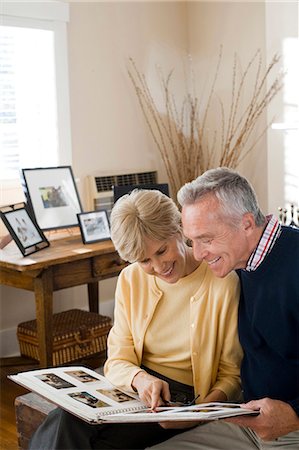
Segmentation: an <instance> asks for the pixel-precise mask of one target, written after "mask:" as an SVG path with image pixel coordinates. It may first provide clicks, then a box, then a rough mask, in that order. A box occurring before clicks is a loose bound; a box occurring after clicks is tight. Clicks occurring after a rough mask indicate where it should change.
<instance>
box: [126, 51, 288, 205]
mask: <svg viewBox="0 0 299 450" xmlns="http://www.w3.org/2000/svg"><path fill="white" fill-rule="evenodd" d="M221 57H222V50H220V52H219V57H218V63H217V67H216V69H215V73H214V76H213V78H212V80H213V81H212V85H211V88H210V91H209V94H208V96H207V100H206V103H205V105H202V104H201V103H200V101H199V98H198V96H197V95H195V94H191V93H190V92H186V94H185V97H184V98H183V102H182V104H181V105H180V106H178V105H177V101H176V96H175V94H174V93H173V92H172V90H171V81H172V75H173V71H171V72H170V73H169V74H168V75H167V76H166V77H164V76H163V75H162V72H161V71H159V72H158V76H159V79H160V82H161V86H162V94H163V99H164V107H165V108H164V109H165V111H164V112H163V114H161V111H160V110H159V109H158V107H157V103H156V101H155V99H154V97H153V95H152V92H151V89H150V88H149V84H148V82H147V80H146V77H145V75H144V74H143V73H142V72H140V71H139V69H138V68H137V65H136V63H135V61H134V60H133V59H132V58H130V60H129V66H128V74H129V77H130V79H131V81H132V83H133V86H134V89H135V92H136V94H137V97H138V100H139V104H140V106H141V109H142V112H143V115H144V117H145V120H146V123H147V125H148V127H149V130H150V133H151V135H152V137H153V139H154V142H155V144H156V147H157V149H158V151H159V153H160V156H161V158H162V161H163V164H164V166H165V169H166V173H167V176H168V179H169V183H170V188H171V191H172V193H173V194H174V196H175V193H176V192H177V191H178V189H179V188H180V187H181V186H182V185H183V184H185V183H186V182H188V181H191V180H193V179H194V178H196V177H197V176H198V175H200V174H201V173H203V172H204V171H206V170H207V169H210V168H212V167H218V166H226V167H230V168H233V169H235V168H236V167H237V166H238V165H239V164H240V162H241V161H242V160H243V159H244V158H245V157H246V156H247V155H248V153H249V152H250V151H251V150H252V149H253V148H254V147H255V145H256V144H257V142H258V141H259V140H260V138H261V137H262V135H263V134H264V133H265V132H266V130H267V128H268V127H269V126H270V123H269V124H268V125H267V126H266V128H265V129H264V130H263V131H262V133H260V134H259V135H258V136H256V130H257V125H258V122H259V120H260V118H261V115H262V113H263V112H265V110H266V108H267V106H268V105H269V103H270V102H271V101H272V100H273V98H274V97H275V96H276V94H277V93H278V92H279V90H280V89H281V88H282V80H283V76H284V74H283V73H282V72H280V73H279V74H278V76H276V77H275V78H274V81H273V82H271V83H270V85H267V84H268V78H269V76H270V74H271V73H272V72H273V69H274V67H275V66H276V65H277V64H278V62H279V58H278V57H277V56H274V57H273V59H272V61H271V62H270V64H269V65H268V66H267V67H265V68H264V70H263V69H262V68H263V67H264V66H263V61H262V55H261V51H260V50H258V51H257V52H256V54H255V55H254V56H253V58H252V59H251V60H250V61H249V62H248V64H247V66H246V67H245V70H244V71H243V72H242V73H241V74H240V73H237V72H238V71H237V55H235V57H234V62H233V68H232V88H231V102H230V106H229V108H228V111H225V108H224V105H223V102H222V100H221V99H220V98H218V102H219V107H220V114H219V117H220V120H219V123H215V124H214V131H213V132H212V136H213V138H212V142H211V139H205V137H206V134H207V131H208V130H207V125H206V124H207V117H208V114H209V110H210V106H211V101H212V99H213V97H215V96H216V94H215V85H216V82H217V78H218V76H219V71H220V61H221ZM252 73H253V75H252ZM248 84H251V86H250V92H251V94H250V96H249V100H247V101H246V104H245V105H242V108H241V101H240V99H241V97H242V96H243V94H244V91H245V90H246V89H247V90H248V89H249V87H248ZM192 91H193V90H192ZM209 133H210V135H211V130H209ZM209 141H210V143H209Z"/></svg>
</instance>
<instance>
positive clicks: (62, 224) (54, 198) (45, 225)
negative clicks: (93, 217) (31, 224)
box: [22, 166, 82, 230]
mask: <svg viewBox="0 0 299 450" xmlns="http://www.w3.org/2000/svg"><path fill="white" fill-rule="evenodd" d="M22 176H23V189H24V192H25V195H26V197H27V199H28V203H29V206H30V207H31V209H32V211H33V213H34V215H35V217H36V221H37V223H38V224H39V226H40V228H41V229H42V230H53V229H58V228H69V227H74V226H78V218H77V214H78V213H80V212H82V206H81V202H80V198H79V194H78V191H77V187H76V183H75V179H74V175H73V172H72V168H71V167H70V166H61V167H43V168H38V169H22Z"/></svg>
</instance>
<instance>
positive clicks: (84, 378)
mask: <svg viewBox="0 0 299 450" xmlns="http://www.w3.org/2000/svg"><path fill="white" fill-rule="evenodd" d="M8 377H9V378H10V379H11V380H13V381H14V382H16V383H18V384H20V385H21V386H23V387H25V388H27V389H29V390H30V391H33V392H36V393H37V394H39V395H41V396H42V397H44V398H46V399H47V400H49V401H51V402H53V403H55V404H56V405H57V406H59V407H61V408H63V409H65V410H66V411H68V412H70V413H71V414H74V415H75V416H77V417H80V418H81V419H83V420H85V421H86V422H89V423H91V424H99V423H103V422H110V423H113V422H115V423H120V422H126V423H129V422H132V423H135V422H166V421H186V420H187V421H202V420H217V419H221V418H224V417H232V416H239V415H244V414H246V415H247V414H250V415H252V414H254V415H256V414H258V411H251V410H248V409H244V408H241V407H240V405H239V404H237V403H217V402H216V403H214V402H213V403H201V404H198V405H193V406H186V407H184V406H179V407H174V406H162V407H159V408H157V409H156V410H155V411H152V410H151V409H150V408H147V407H146V406H145V405H144V404H143V403H142V402H141V401H140V400H139V398H138V396H137V395H135V394H132V393H127V392H124V391H121V390H119V389H118V388H116V387H115V386H113V385H112V384H111V383H109V381H108V380H107V379H106V378H105V377H104V376H102V375H100V374H98V373H97V372H95V371H93V370H91V369H88V368H86V367H82V366H68V367H55V368H49V369H38V370H32V371H29V372H20V373H18V374H15V375H9V376H8Z"/></svg>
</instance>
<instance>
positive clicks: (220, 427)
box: [150, 421, 299, 450]
mask: <svg viewBox="0 0 299 450" xmlns="http://www.w3.org/2000/svg"><path fill="white" fill-rule="evenodd" d="M150 449H151V450H153V449H155V450H279V449H286V450H299V431H295V432H293V433H289V434H287V435H285V436H282V437H280V438H278V439H276V440H275V441H262V440H261V439H260V438H259V437H258V436H257V435H256V434H255V433H254V432H253V431H252V430H250V428H241V427H239V426H237V425H234V424H231V423H226V422H221V421H215V422H210V423H207V424H205V425H199V426H197V427H195V428H192V429H191V430H189V431H185V432H184V433H182V434H179V435H177V436H175V437H173V438H171V439H168V440H167V441H165V442H163V443H161V444H157V445H155V446H153V447H150Z"/></svg>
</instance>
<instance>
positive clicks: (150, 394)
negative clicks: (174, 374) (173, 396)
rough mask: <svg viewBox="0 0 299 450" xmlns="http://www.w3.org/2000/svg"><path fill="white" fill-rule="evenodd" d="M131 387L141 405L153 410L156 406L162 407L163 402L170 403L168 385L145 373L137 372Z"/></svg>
mask: <svg viewBox="0 0 299 450" xmlns="http://www.w3.org/2000/svg"><path fill="white" fill-rule="evenodd" d="M132 386H133V388H135V389H136V390H137V392H138V395H139V397H140V399H141V400H142V401H143V403H145V404H146V405H147V406H149V407H150V408H152V409H153V410H155V408H156V407H157V406H162V405H164V404H165V402H167V401H170V391H169V385H168V383H167V382H166V381H163V380H160V378H156V377H154V376H152V375H150V374H148V373H147V372H145V371H141V372H138V373H137V374H136V375H135V377H134V378H133V382H132Z"/></svg>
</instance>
